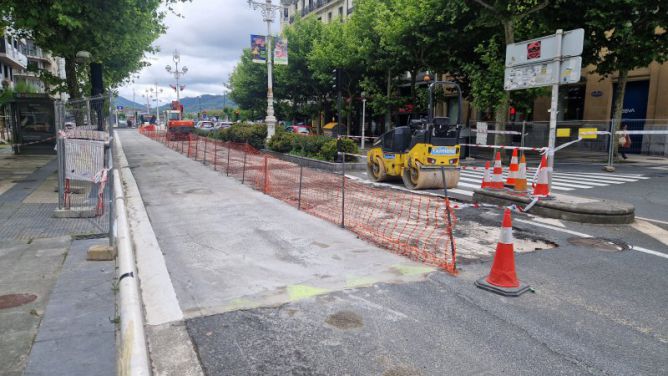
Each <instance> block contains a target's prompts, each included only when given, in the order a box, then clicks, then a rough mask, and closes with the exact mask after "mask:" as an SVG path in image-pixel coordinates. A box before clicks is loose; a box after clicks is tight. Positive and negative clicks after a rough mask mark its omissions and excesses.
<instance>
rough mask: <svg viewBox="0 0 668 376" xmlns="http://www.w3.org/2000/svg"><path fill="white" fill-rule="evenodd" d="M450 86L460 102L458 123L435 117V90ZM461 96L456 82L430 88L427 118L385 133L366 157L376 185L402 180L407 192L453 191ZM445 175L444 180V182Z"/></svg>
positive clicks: (457, 173)
mask: <svg viewBox="0 0 668 376" xmlns="http://www.w3.org/2000/svg"><path fill="white" fill-rule="evenodd" d="M436 85H451V86H454V87H455V88H456V89H457V95H458V99H459V103H458V109H459V110H458V111H457V120H456V121H455V122H451V120H450V118H448V117H434V116H433V114H434V111H433V109H434V103H433V101H434V99H433V98H434V87H435V86H436ZM461 109H462V92H461V89H460V88H459V85H457V84H456V83H455V82H452V81H436V82H434V83H432V84H431V85H430V86H429V114H428V118H427V120H426V121H424V122H414V123H411V125H410V126H403V127H397V128H394V129H392V130H390V131H388V132H385V133H384V134H383V135H382V136H380V137H379V138H378V139H377V140H376V141H375V142H374V144H373V147H372V148H371V149H370V150H369V152H368V153H367V173H368V175H369V176H370V177H371V178H372V179H373V180H374V181H377V182H382V181H389V180H399V179H402V180H403V182H404V185H405V186H406V187H407V188H408V189H437V188H440V189H443V188H444V182H443V180H445V186H446V187H447V188H454V187H456V186H457V184H459V172H460V167H459V155H460V150H461V149H460V145H459V132H460V130H461V121H460V120H461V112H462V111H461ZM443 175H445V179H443Z"/></svg>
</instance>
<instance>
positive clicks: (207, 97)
mask: <svg viewBox="0 0 668 376" xmlns="http://www.w3.org/2000/svg"><path fill="white" fill-rule="evenodd" d="M223 101H224V102H225V106H226V107H227V108H237V107H238V106H237V104H236V103H234V101H233V100H232V99H230V96H229V95H228V96H227V99H224V98H223V96H222V95H211V94H204V95H200V96H199V97H186V98H181V104H183V107H184V111H185V112H190V113H195V112H200V110H201V111H207V110H222V109H223ZM168 107H169V105H163V106H162V108H163V109H167V108H168Z"/></svg>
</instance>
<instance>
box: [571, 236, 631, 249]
mask: <svg viewBox="0 0 668 376" xmlns="http://www.w3.org/2000/svg"><path fill="white" fill-rule="evenodd" d="M568 242H569V243H571V244H573V245H577V246H581V247H588V248H595V249H597V250H600V251H608V252H621V251H626V250H629V249H630V247H629V245H628V244H626V243H624V242H623V241H621V240H614V239H605V238H580V237H575V238H570V239H568Z"/></svg>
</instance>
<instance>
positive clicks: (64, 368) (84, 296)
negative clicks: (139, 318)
mask: <svg viewBox="0 0 668 376" xmlns="http://www.w3.org/2000/svg"><path fill="white" fill-rule="evenodd" d="M55 176H56V166H55V157H54V156H53V155H19V156H15V155H12V154H10V153H9V150H8V149H4V148H3V149H0V302H2V303H1V304H0V333H2V335H0V375H2V376H10V375H11V376H14V375H22V374H26V375H28V374H29V375H77V374H79V375H90V374H95V375H111V374H114V373H115V351H114V345H115V343H114V331H115V327H114V324H113V320H114V316H115V311H114V308H115V307H114V293H113V290H112V287H113V283H112V280H111V278H110V275H112V274H113V264H112V263H109V262H107V263H95V262H86V261H84V260H83V259H82V257H83V256H84V253H85V249H84V248H86V245H88V244H89V243H91V242H93V243H99V242H105V241H106V240H104V239H93V240H73V236H84V237H88V236H91V235H94V234H99V233H101V232H103V231H101V230H100V224H101V222H97V221H92V220H90V219H56V218H53V217H52V213H53V210H54V209H55V208H56V206H57V202H58V197H57V193H56V192H54V187H55V184H56V180H55ZM104 232H106V231H104ZM18 297H23V298H26V299H24V300H23V301H19V300H18ZM19 303H24V304H19ZM17 304H18V305H17ZM36 339H37V341H38V342H37V344H35V343H34V342H35V340H36ZM26 365H28V368H27V369H26ZM24 372H25V373H24Z"/></svg>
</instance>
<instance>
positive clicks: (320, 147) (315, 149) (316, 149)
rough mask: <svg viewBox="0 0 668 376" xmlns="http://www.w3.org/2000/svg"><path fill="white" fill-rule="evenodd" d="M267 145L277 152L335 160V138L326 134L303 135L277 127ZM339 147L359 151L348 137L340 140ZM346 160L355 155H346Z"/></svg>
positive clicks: (349, 151)
mask: <svg viewBox="0 0 668 376" xmlns="http://www.w3.org/2000/svg"><path fill="white" fill-rule="evenodd" d="M267 146H268V147H269V150H273V151H276V152H279V153H289V154H293V155H299V156H302V157H308V158H315V159H321V160H324V161H330V162H334V161H336V160H337V158H336V156H337V154H336V153H337V140H336V139H335V138H331V137H327V136H305V135H299V134H295V133H289V132H286V131H283V130H280V129H277V132H276V134H275V135H274V136H273V137H272V138H271V139H270V140H269V143H268V144H267ZM341 149H342V151H345V152H347V153H353V154H357V153H359V149H358V148H357V144H355V142H353V141H352V140H349V139H342V140H341ZM346 160H348V161H353V160H355V157H353V156H347V157H346Z"/></svg>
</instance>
